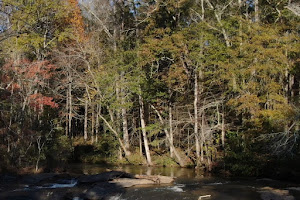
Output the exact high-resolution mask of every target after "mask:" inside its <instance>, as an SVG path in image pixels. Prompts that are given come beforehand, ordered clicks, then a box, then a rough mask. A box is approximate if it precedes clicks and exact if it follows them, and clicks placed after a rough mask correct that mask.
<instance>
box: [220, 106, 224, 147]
mask: <svg viewBox="0 0 300 200" xmlns="http://www.w3.org/2000/svg"><path fill="white" fill-rule="evenodd" d="M221 126H222V130H221V135H222V147H223V149H225V116H224V109H223V113H222V125H221Z"/></svg>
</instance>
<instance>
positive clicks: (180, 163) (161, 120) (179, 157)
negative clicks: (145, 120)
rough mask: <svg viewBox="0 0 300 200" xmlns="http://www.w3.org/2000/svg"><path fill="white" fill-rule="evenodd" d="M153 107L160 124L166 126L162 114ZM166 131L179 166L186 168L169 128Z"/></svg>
mask: <svg viewBox="0 0 300 200" xmlns="http://www.w3.org/2000/svg"><path fill="white" fill-rule="evenodd" d="M151 107H152V108H153V110H154V111H155V112H156V114H157V116H158V118H159V121H160V123H161V124H162V125H163V126H164V125H165V124H164V120H163V118H162V116H161V114H160V113H159V112H158V110H157V109H156V108H155V107H154V106H153V105H151ZM164 131H165V133H166V137H167V140H168V142H169V144H170V149H172V150H173V153H174V155H175V157H176V158H177V161H178V163H179V165H180V166H181V167H184V166H186V164H185V162H184V161H183V159H182V158H181V156H180V155H179V153H178V151H177V150H176V148H175V147H174V145H173V143H172V142H171V136H170V133H169V131H168V129H167V128H164Z"/></svg>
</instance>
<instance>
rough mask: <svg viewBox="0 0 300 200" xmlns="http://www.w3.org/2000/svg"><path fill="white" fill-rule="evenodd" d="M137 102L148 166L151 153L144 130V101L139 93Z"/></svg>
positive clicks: (150, 162) (150, 164) (150, 163)
mask: <svg viewBox="0 0 300 200" xmlns="http://www.w3.org/2000/svg"><path fill="white" fill-rule="evenodd" d="M139 104H140V119H141V128H142V133H143V139H144V148H145V153H146V158H147V164H148V165H149V166H152V161H151V155H150V150H149V145H148V138H147V132H146V123H145V113H144V102H143V98H142V96H141V95H139Z"/></svg>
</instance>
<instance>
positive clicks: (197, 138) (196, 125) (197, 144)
mask: <svg viewBox="0 0 300 200" xmlns="http://www.w3.org/2000/svg"><path fill="white" fill-rule="evenodd" d="M198 92H199V87H198V71H197V69H195V83H194V119H195V121H194V135H195V143H196V158H197V166H199V165H200V141H199V126H198V125H199V124H198Z"/></svg>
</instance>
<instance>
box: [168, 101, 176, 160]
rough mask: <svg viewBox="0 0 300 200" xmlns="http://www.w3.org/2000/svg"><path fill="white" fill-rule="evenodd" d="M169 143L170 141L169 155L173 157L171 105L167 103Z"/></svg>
mask: <svg viewBox="0 0 300 200" xmlns="http://www.w3.org/2000/svg"><path fill="white" fill-rule="evenodd" d="M169 130H170V132H169V137H170V139H169V143H170V156H171V158H173V157H174V148H175V147H174V137H173V117H172V105H171V103H170V104H169Z"/></svg>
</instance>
